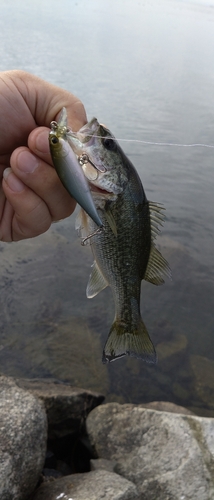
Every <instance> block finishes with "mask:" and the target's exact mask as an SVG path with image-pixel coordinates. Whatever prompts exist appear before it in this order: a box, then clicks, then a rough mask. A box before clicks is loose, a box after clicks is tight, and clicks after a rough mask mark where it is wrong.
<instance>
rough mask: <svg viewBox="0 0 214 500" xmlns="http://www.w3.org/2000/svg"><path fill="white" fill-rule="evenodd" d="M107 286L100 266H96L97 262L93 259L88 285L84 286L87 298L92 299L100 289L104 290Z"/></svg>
mask: <svg viewBox="0 0 214 500" xmlns="http://www.w3.org/2000/svg"><path fill="white" fill-rule="evenodd" d="M107 286H108V282H107V281H106V279H105V278H104V276H103V274H102V272H101V271H100V268H99V267H98V264H97V262H96V260H95V261H94V263H93V265H92V272H91V274H90V276H89V281H88V285H87V288H86V296H87V298H88V299H92V298H93V297H95V295H97V294H98V293H99V292H101V290H104V288H106V287H107Z"/></svg>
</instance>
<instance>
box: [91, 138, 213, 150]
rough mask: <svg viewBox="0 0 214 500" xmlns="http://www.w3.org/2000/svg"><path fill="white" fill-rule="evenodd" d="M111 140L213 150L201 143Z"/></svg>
mask: <svg viewBox="0 0 214 500" xmlns="http://www.w3.org/2000/svg"><path fill="white" fill-rule="evenodd" d="M91 137H97V138H100V139H107V138H108V137H107V136H100V135H93V136H91ZM112 139H115V140H116V141H123V142H135V143H139V144H145V145H150V146H173V147H178V148H196V147H201V148H211V149H214V145H212V144H203V143H193V144H179V143H176V142H175V143H173V142H152V141H142V140H140V139H121V138H119V137H112Z"/></svg>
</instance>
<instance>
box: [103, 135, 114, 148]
mask: <svg viewBox="0 0 214 500" xmlns="http://www.w3.org/2000/svg"><path fill="white" fill-rule="evenodd" d="M102 143H103V146H104V148H106V149H108V150H109V151H114V150H115V149H116V148H117V145H116V142H115V141H114V140H113V139H111V137H106V138H105V139H102Z"/></svg>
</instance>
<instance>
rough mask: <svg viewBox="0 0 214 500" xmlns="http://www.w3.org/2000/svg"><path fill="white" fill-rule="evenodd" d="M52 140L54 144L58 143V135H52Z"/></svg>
mask: <svg viewBox="0 0 214 500" xmlns="http://www.w3.org/2000/svg"><path fill="white" fill-rule="evenodd" d="M51 142H52V144H57V143H58V142H59V139H58V137H56V136H53V137H51Z"/></svg>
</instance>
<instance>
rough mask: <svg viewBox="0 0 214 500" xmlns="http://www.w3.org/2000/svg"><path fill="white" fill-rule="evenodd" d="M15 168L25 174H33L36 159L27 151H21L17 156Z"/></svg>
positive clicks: (36, 165)
mask: <svg viewBox="0 0 214 500" xmlns="http://www.w3.org/2000/svg"><path fill="white" fill-rule="evenodd" d="M17 167H18V169H19V170H21V171H22V172H25V173H26V174H27V173H31V172H34V170H35V169H36V167H38V159H37V158H36V157H35V156H34V155H32V154H31V153H30V152H29V151H21V152H20V153H19V155H18V156H17Z"/></svg>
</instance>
